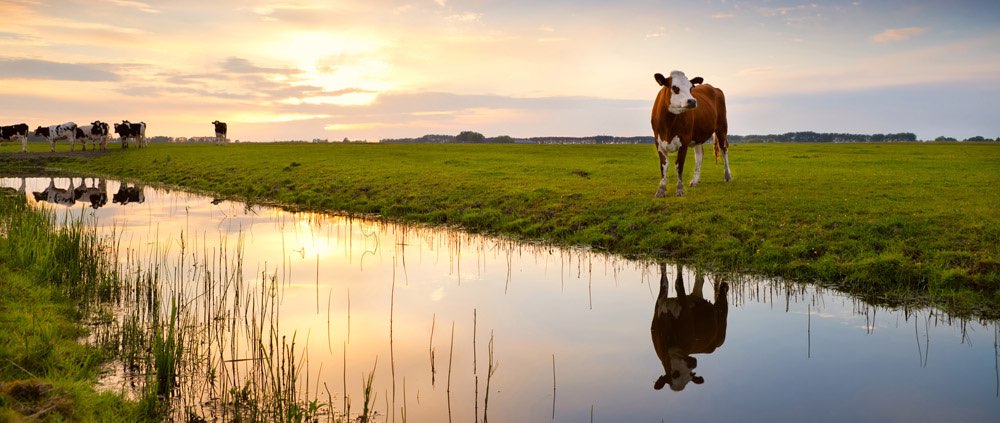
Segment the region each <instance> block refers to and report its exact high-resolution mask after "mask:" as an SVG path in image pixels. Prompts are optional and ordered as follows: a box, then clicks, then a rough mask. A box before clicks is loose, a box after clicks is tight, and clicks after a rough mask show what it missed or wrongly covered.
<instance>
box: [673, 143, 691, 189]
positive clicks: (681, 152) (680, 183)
mask: <svg viewBox="0 0 1000 423" xmlns="http://www.w3.org/2000/svg"><path fill="white" fill-rule="evenodd" d="M687 150H688V147H687V143H682V144H681V148H679V149H677V159H676V160H675V162H676V163H677V164H676V165H675V167H677V196H678V197H683V196H684V158H685V157H687Z"/></svg>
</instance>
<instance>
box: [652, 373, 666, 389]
mask: <svg viewBox="0 0 1000 423" xmlns="http://www.w3.org/2000/svg"><path fill="white" fill-rule="evenodd" d="M667 379H669V378H668V377H667V375H663V376H660V377H658V378H656V382H655V383H653V389H655V390H657V391H659V390H660V389H663V386H664V385H666V384H667V382H668V380H667Z"/></svg>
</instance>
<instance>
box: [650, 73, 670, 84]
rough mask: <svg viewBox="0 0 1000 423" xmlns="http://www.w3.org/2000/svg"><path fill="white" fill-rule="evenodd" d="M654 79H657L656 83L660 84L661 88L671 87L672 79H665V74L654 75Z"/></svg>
mask: <svg viewBox="0 0 1000 423" xmlns="http://www.w3.org/2000/svg"><path fill="white" fill-rule="evenodd" d="M653 78H654V79H656V83H657V84H660V86H661V87H666V86H668V85H670V78H667V77H664V76H663V74H660V73H658V74H656V75H653Z"/></svg>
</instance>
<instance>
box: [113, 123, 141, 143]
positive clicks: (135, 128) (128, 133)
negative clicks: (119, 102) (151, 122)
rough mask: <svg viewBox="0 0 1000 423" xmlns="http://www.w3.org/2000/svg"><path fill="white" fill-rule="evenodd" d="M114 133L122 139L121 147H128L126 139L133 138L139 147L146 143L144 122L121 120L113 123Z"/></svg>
mask: <svg viewBox="0 0 1000 423" xmlns="http://www.w3.org/2000/svg"><path fill="white" fill-rule="evenodd" d="M115 133H116V134H118V136H120V137H121V139H122V148H128V140H129V139H134V140H135V141H136V145H137V146H139V147H140V148H141V147H143V146H144V145H146V144H145V143H146V122H139V123H132V122H129V121H127V120H123V121H122V123H116V124H115Z"/></svg>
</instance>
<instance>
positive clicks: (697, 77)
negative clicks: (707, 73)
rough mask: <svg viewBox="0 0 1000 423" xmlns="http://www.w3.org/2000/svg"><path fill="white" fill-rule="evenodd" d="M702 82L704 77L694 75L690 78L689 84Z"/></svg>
mask: <svg viewBox="0 0 1000 423" xmlns="http://www.w3.org/2000/svg"><path fill="white" fill-rule="evenodd" d="M704 83H705V79H704V78H702V77H700V76H696V77H694V79H692V80H691V85H698V84H704Z"/></svg>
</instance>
